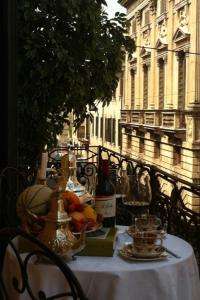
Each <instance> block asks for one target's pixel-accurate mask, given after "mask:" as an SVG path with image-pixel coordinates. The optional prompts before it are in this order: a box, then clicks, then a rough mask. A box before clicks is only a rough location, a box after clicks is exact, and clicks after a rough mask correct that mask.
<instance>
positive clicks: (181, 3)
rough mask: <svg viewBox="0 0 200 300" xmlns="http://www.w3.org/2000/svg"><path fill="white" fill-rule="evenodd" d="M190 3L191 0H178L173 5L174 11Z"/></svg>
mask: <svg viewBox="0 0 200 300" xmlns="http://www.w3.org/2000/svg"><path fill="white" fill-rule="evenodd" d="M197 1H198V0H197ZM190 4H191V0H180V1H179V2H178V3H177V4H176V5H175V7H174V10H175V11H178V10H180V9H181V8H183V7H184V6H186V5H190Z"/></svg>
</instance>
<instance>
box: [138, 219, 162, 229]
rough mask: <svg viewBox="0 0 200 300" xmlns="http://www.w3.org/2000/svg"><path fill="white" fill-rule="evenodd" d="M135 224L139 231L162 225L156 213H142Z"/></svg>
mask: <svg viewBox="0 0 200 300" xmlns="http://www.w3.org/2000/svg"><path fill="white" fill-rule="evenodd" d="M135 226H136V227H137V228H138V230H139V231H149V230H157V229H158V228H159V227H160V226H161V220H160V219H159V218H158V217H157V216H154V215H142V216H140V217H137V218H136V219H135Z"/></svg>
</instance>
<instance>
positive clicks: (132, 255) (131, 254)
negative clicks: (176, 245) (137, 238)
mask: <svg viewBox="0 0 200 300" xmlns="http://www.w3.org/2000/svg"><path fill="white" fill-rule="evenodd" d="M159 248H160V250H158V249H157V251H154V252H151V253H141V252H137V251H136V250H135V249H134V247H133V245H132V243H130V244H125V245H124V246H123V247H122V248H121V249H120V250H119V254H120V255H121V256H122V257H123V258H126V259H128V260H133V261H137V260H140V261H154V260H155V261H156V260H164V259H166V258H167V257H168V254H167V253H166V251H165V250H164V248H162V247H159Z"/></svg>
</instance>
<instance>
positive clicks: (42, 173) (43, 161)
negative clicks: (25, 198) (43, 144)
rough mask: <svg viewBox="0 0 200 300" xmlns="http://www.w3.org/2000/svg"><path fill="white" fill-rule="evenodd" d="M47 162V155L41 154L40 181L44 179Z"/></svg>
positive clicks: (45, 153)
mask: <svg viewBox="0 0 200 300" xmlns="http://www.w3.org/2000/svg"><path fill="white" fill-rule="evenodd" d="M47 162H48V153H47V152H43V153H42V157H41V165H40V176H39V178H40V179H43V180H44V179H46V170H47Z"/></svg>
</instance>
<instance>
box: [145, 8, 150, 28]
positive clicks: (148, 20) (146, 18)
mask: <svg viewBox="0 0 200 300" xmlns="http://www.w3.org/2000/svg"><path fill="white" fill-rule="evenodd" d="M149 23H150V14H149V10H144V25H148V24H149Z"/></svg>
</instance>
